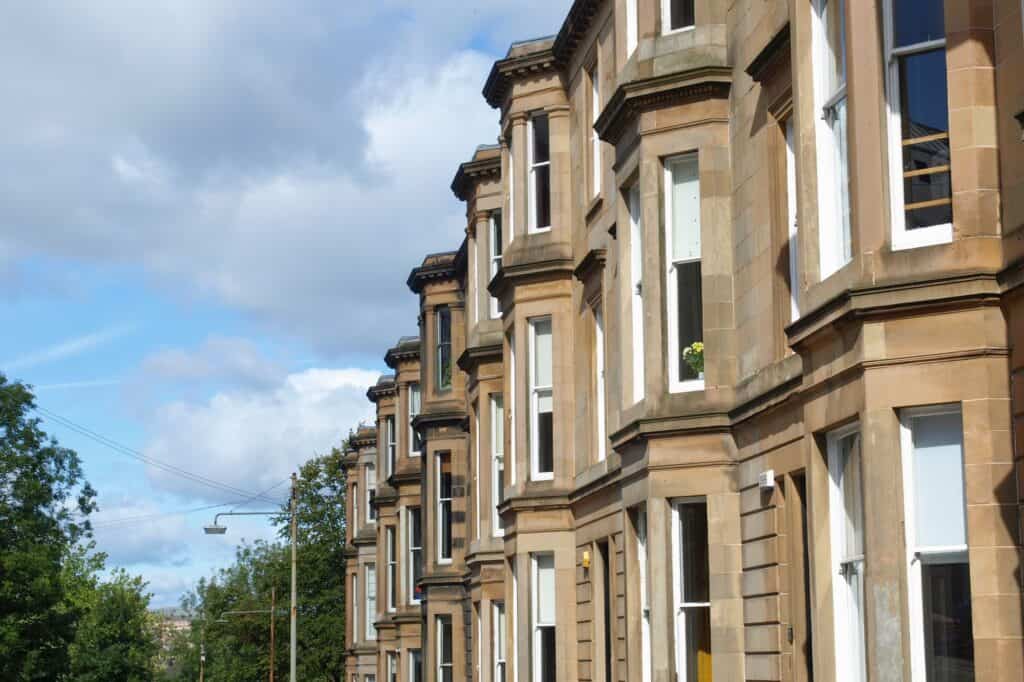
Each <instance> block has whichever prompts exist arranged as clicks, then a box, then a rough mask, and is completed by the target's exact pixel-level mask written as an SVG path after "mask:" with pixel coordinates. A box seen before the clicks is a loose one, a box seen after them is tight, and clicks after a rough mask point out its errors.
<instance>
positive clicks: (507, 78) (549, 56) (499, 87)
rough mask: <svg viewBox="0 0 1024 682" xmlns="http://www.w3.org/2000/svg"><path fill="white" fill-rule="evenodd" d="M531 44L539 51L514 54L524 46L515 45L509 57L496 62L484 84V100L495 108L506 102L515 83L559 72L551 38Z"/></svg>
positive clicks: (510, 50)
mask: <svg viewBox="0 0 1024 682" xmlns="http://www.w3.org/2000/svg"><path fill="white" fill-rule="evenodd" d="M531 42H533V43H536V44H537V48H538V49H535V50H533V51H524V53H523V54H514V53H515V52H516V51H517V48H518V47H520V45H524V44H520V45H513V46H512V47H511V48H510V49H509V56H507V57H505V59H499V60H498V61H496V62H494V66H493V67H491V73H490V75H489V76H487V82H486V83H485V84H484V99H485V100H487V103H488V104H490V105H491V106H492V107H493V108H495V109H497V108H499V107H500V106H501V105H502V103H503V102H504V101H505V97H506V95H508V92H509V90H510V89H511V88H512V82H513V81H515V80H517V79H519V78H526V77H532V76H537V75H540V74H545V73H557V72H558V61H557V60H556V59H555V53H554V51H553V50H552V49H551V47H552V45H553V41H552V40H551V39H550V38H543V39H540V40H536V41H531ZM524 46H525V45H524Z"/></svg>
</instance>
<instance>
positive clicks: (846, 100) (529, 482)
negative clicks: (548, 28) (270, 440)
mask: <svg viewBox="0 0 1024 682" xmlns="http://www.w3.org/2000/svg"><path fill="white" fill-rule="evenodd" d="M1021 74H1024V17H1022V6H1021V2H1020V0H990V1H986V2H980V1H973V2H971V1H968V0H946V1H945V2H943V1H942V0H863V1H861V0H857V1H856V2H845V1H844V0H790V1H789V2H784V1H780V0H736V1H735V2H731V3H726V2H718V1H715V0H603V1H599V0H576V2H574V3H573V4H572V7H571V8H570V10H569V13H568V15H567V16H566V18H565V21H564V23H563V24H562V26H561V28H560V30H559V31H558V33H557V35H556V36H554V37H549V38H541V39H535V40H528V41H524V42H519V43H516V44H514V45H512V47H511V48H510V49H509V51H508V54H507V56H506V57H505V58H504V59H501V60H499V61H498V62H497V63H495V64H494V67H493V69H492V70H491V72H490V74H489V75H487V74H481V77H482V80H483V79H484V77H486V81H485V86H484V93H483V94H484V97H485V98H486V100H487V102H488V103H489V104H490V105H491V106H493V107H494V108H495V109H496V111H497V114H498V119H499V123H500V126H499V131H500V134H499V137H498V141H499V144H497V145H485V146H481V147H479V148H478V149H477V151H476V153H475V154H474V155H473V157H472V158H471V159H469V160H467V161H466V162H465V163H464V164H462V165H461V167H460V168H459V169H458V171H457V174H456V176H455V180H454V182H453V185H452V188H453V190H454V191H455V193H456V195H457V196H458V197H459V198H460V199H461V200H463V201H464V202H465V204H466V207H467V222H466V238H465V240H464V241H463V242H462V244H461V245H454V244H453V247H454V246H458V248H457V249H456V250H453V251H451V252H447V253H439V254H432V255H429V256H427V257H426V258H425V259H424V260H423V262H422V263H421V264H420V265H419V266H418V267H416V268H415V269H414V270H413V271H412V274H411V275H410V277H409V280H408V284H409V286H410V288H411V289H412V291H413V292H414V293H415V294H417V295H418V296H419V301H420V314H419V319H418V323H419V332H420V333H419V336H418V338H415V339H403V340H402V341H401V342H399V344H398V345H397V346H396V347H395V348H393V349H391V350H390V351H388V354H387V362H388V365H389V366H390V367H392V368H393V369H394V370H395V372H396V374H395V376H394V377H386V378H384V379H382V380H381V382H379V383H378V384H377V386H375V387H373V388H372V389H371V390H370V397H371V399H372V400H374V401H375V402H376V404H377V409H378V414H379V425H380V427H379V429H378V431H377V432H376V433H375V434H373V435H375V436H376V443H377V447H376V450H372V451H371V450H369V449H366V448H369V447H370V441H369V440H368V439H369V438H371V437H372V436H371V435H370V434H365V437H362V436H361V437H360V438H359V439H357V440H355V441H354V445H353V447H355V448H356V450H355V451H354V452H353V453H352V454H351V456H350V460H349V461H350V462H351V469H350V480H352V481H356V483H355V485H357V486H361V488H360V490H363V491H364V494H367V495H368V494H370V491H371V490H374V489H375V491H376V492H375V493H374V494H375V495H376V497H375V498H374V499H373V500H372V502H371V501H370V500H369V498H358V497H357V494H355V493H354V494H353V495H352V497H353V501H355V500H357V499H366V500H367V505H368V506H367V507H366V509H365V510H364V509H362V508H361V507H358V505H356V503H355V502H353V509H352V510H350V513H352V514H355V516H351V517H350V519H358V520H356V521H350V528H351V529H352V530H353V531H355V534H354V538H353V542H354V543H355V545H354V547H353V549H352V550H351V551H350V556H351V557H352V561H350V565H349V569H348V570H349V573H350V579H352V580H355V581H356V582H352V583H350V584H351V585H352V589H351V590H350V594H349V601H350V604H349V610H350V613H351V614H352V615H351V616H350V622H351V623H352V625H351V627H350V630H351V631H350V632H349V633H348V634H349V636H350V638H349V640H348V646H349V650H350V652H351V654H352V655H351V657H350V668H349V671H350V675H351V676H352V680H353V682H367V680H373V682H376V680H377V679H382V680H385V681H386V682H395V681H397V680H403V681H404V680H408V681H419V680H429V681H431V682H448V681H449V680H480V681H481V682H483V681H486V682H491V681H494V682H506V681H516V682H553V681H556V680H557V681H559V682H563V681H564V682H568V681H572V680H594V681H598V682H613V681H622V682H625V681H628V682H650V681H653V682H668V681H673V682H710V681H714V682H726V681H729V682H732V681H755V680H757V681H760V680H793V681H798V682H808V681H810V680H816V681H818V682H820V681H835V682H860V681H876V680H877V681H881V680H886V681H889V680H904V681H908V682H962V681H967V680H978V681H979V682H983V681H984V682H1009V681H1014V682H1020V681H1021V680H1024V599H1022V581H1024V577H1022V576H1024V571H1022V564H1021V561H1022V557H1024V554H1022V535H1021V500H1022V494H1024V471H1022V465H1021V462H1020V457H1019V454H1018V447H1017V443H1019V442H1021V436H1024V421H1022V418H1021V417H1022V415H1024V406H1022V401H1024V393H1022V392H1021V388H1020V386H1021V384H1020V382H1019V381H1016V379H1017V377H1018V376H1019V375H1020V373H1021V372H1022V371H1024V356H1022V354H1021V344H1022V343H1024V303H1022V301H1021V292H1022V291H1024V289H1022V287H1021V284H1022V283H1024V269H1022V263H1024V77H1022V75H1021ZM409 324H410V326H412V324H413V321H412V320H410V321H409ZM414 387H415V388H414ZM359 434H363V430H361V431H360V432H359V433H358V434H357V436H358V435H359ZM381 443H384V444H385V445H384V446H381ZM360 444H363V445H360ZM361 447H362V448H364V449H359V448H361ZM371 453H372V454H371ZM367 458H369V459H367ZM373 458H375V459H376V461H375V462H374V461H373ZM380 471H386V472H387V473H386V475H384V476H377V475H376V473H375V472H380ZM362 516H365V517H366V521H365V522H364V521H363V518H362ZM371 517H372V518H371ZM363 543H375V548H374V549H373V550H369V549H368V550H366V551H364V549H363ZM355 566H357V567H355ZM373 566H376V567H378V568H380V570H376V569H374V570H372V571H371V570H370V569H371V567H373ZM367 571H370V572H369V574H367ZM360 580H361V581H362V583H359V581H360ZM371 583H372V586H373V587H372V590H371V587H370V584H371ZM360 589H362V590H363V591H360ZM371 595H372V596H371ZM360 618H365V620H359V619H360ZM352 619H355V620H352ZM364 624H365V626H366V628H367V629H366V630H365V631H364V630H363V629H362V628H363V625H364ZM356 626H359V627H356ZM371 627H372V628H373V629H374V630H375V633H374V636H375V639H374V638H373V637H371V636H370V631H369V628H371ZM352 628H355V629H352ZM374 646H375V647H376V648H375V650H374V649H373V647H374ZM374 651H375V654H374ZM374 656H375V658H374ZM374 661H375V667H374V665H373V662H374Z"/></svg>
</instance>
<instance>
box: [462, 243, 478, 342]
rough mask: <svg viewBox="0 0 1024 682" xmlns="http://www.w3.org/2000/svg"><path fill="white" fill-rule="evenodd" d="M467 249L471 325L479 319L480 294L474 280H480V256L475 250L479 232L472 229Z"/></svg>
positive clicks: (467, 283)
mask: <svg viewBox="0 0 1024 682" xmlns="http://www.w3.org/2000/svg"><path fill="white" fill-rule="evenodd" d="M468 241H469V242H470V243H469V244H467V250H468V251H469V265H468V269H469V276H468V277H467V278H466V279H467V282H466V292H465V293H466V295H467V296H468V297H469V298H471V299H472V301H473V302H472V303H471V304H470V306H469V310H470V314H469V326H470V327H472V326H473V325H475V324H476V323H477V322H479V321H480V296H479V292H478V291H477V287H476V284H475V283H476V282H479V281H480V258H479V256H478V255H477V251H478V250H479V249H480V238H479V233H478V232H476V231H474V233H473V238H472V239H471V240H468Z"/></svg>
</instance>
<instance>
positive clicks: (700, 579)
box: [679, 503, 709, 604]
mask: <svg viewBox="0 0 1024 682" xmlns="http://www.w3.org/2000/svg"><path fill="white" fill-rule="evenodd" d="M679 536H680V537H679V568H680V570H679V573H680V576H679V577H680V583H681V585H680V590H681V594H682V598H683V601H684V602H687V603H691V604H692V603H704V602H707V601H709V596H708V595H709V586H708V583H709V579H708V575H709V569H708V507H707V505H706V504H704V503H692V504H690V503H688V504H681V505H679Z"/></svg>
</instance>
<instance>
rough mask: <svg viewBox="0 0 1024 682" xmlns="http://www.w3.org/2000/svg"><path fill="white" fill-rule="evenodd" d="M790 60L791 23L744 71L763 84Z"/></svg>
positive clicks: (780, 31)
mask: <svg viewBox="0 0 1024 682" xmlns="http://www.w3.org/2000/svg"><path fill="white" fill-rule="evenodd" d="M788 60H789V22H788V21H787V22H786V23H785V24H784V25H783V26H782V28H780V29H779V30H778V32H777V33H776V34H775V35H773V36H772V38H771V40H769V41H768V44H767V45H765V46H764V47H763V48H762V49H761V51H760V52H758V53H757V55H756V56H755V57H754V59H753V60H751V62H750V64H748V65H747V68H746V69H744V71H746V72H747V75H748V76H750V77H751V78H753V79H754V80H755V81H757V82H758V83H760V82H763V81H764V80H766V79H767V78H768V77H769V76H771V74H772V73H774V72H775V70H776V69H777V68H779V67H780V66H782V65H783V64H785V63H786V62H787V61H788Z"/></svg>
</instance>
